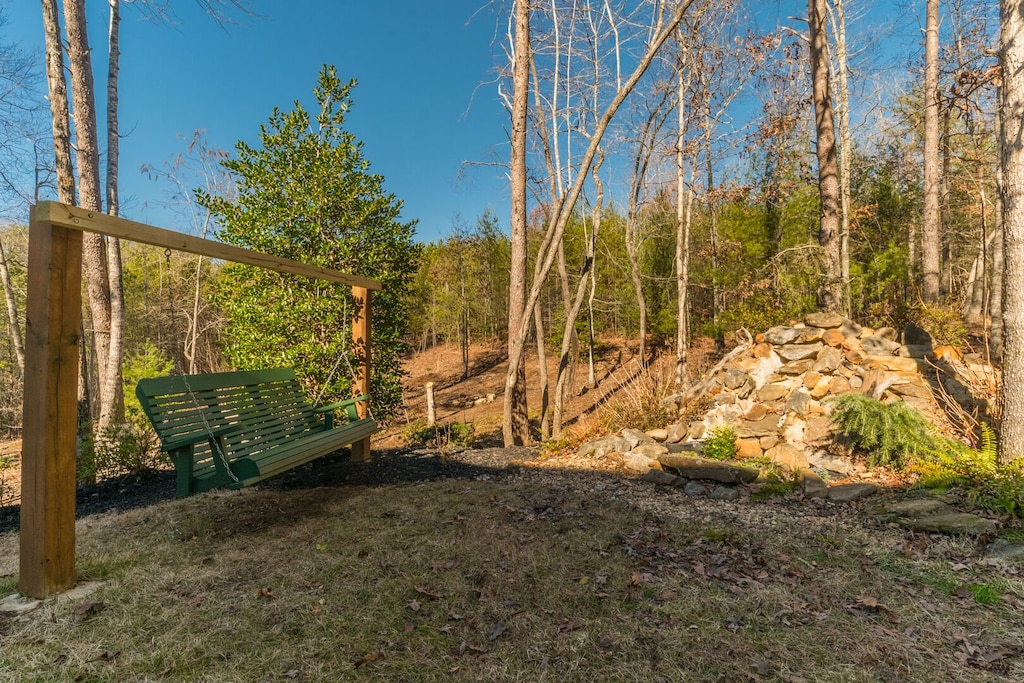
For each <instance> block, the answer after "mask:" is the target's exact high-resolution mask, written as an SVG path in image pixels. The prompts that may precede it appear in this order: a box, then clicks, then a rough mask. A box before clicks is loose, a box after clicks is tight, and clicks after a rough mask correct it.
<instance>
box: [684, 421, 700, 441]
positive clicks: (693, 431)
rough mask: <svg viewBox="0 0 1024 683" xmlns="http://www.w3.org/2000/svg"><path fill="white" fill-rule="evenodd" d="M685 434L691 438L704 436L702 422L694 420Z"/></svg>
mask: <svg viewBox="0 0 1024 683" xmlns="http://www.w3.org/2000/svg"><path fill="white" fill-rule="evenodd" d="M686 436H687V437H689V438H691V439H699V438H701V437H702V436H704V423H703V422H700V421H698V420H694V421H693V422H691V423H690V425H689V426H688V427H687V429H686Z"/></svg>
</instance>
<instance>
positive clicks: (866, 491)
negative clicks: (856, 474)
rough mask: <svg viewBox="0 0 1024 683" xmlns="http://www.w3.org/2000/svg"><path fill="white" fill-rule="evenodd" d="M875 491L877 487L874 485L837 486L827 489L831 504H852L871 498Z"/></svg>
mask: <svg viewBox="0 0 1024 683" xmlns="http://www.w3.org/2000/svg"><path fill="white" fill-rule="evenodd" d="M877 491H878V487H877V486H875V485H874V484H839V485H838V486H830V487H829V489H828V499H829V500H830V501H832V502H833V503H852V502H853V501H855V500H860V499H862V498H867V497H868V496H873V495H875V493H876V492H877Z"/></svg>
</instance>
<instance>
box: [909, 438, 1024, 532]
mask: <svg viewBox="0 0 1024 683" xmlns="http://www.w3.org/2000/svg"><path fill="white" fill-rule="evenodd" d="M980 428H981V441H980V444H979V448H976V449H975V448H971V447H970V446H967V445H964V444H962V443H960V442H959V441H954V440H953V439H947V438H938V439H936V444H935V447H934V448H932V449H929V450H928V451H926V452H925V453H923V454H921V455H920V456H919V457H918V458H916V459H915V460H914V463H913V467H912V469H913V471H915V472H917V473H918V474H919V475H920V478H919V479H918V481H917V484H916V486H921V487H925V488H941V489H950V488H953V487H962V488H963V489H964V490H965V495H966V497H967V500H968V501H969V502H970V503H971V504H972V505H974V506H976V507H979V508H983V509H986V510H994V511H1000V512H1004V513H1006V514H1008V515H1010V516H1011V517H1016V518H1020V517H1022V516H1024V462H1022V461H1020V460H1016V461H1013V462H1010V463H1006V464H1002V463H1000V462H999V457H998V454H999V443H998V439H997V437H996V434H995V432H994V431H993V430H992V428H991V427H989V426H988V425H987V424H985V423H981V425H980Z"/></svg>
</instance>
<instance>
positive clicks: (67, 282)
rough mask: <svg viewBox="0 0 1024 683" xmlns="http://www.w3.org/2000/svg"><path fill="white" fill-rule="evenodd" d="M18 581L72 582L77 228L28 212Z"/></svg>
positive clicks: (27, 590) (41, 591) (60, 587)
mask: <svg viewBox="0 0 1024 683" xmlns="http://www.w3.org/2000/svg"><path fill="white" fill-rule="evenodd" d="M25 308H26V310H25V318H26V323H25V390H24V417H23V423H24V428H23V434H24V437H23V440H22V459H21V467H22V470H21V538H20V541H21V556H20V571H21V574H20V580H19V588H20V590H21V592H22V593H24V594H25V595H30V596H33V597H39V598H41V597H44V596H46V595H48V594H50V593H56V592H61V591H64V590H67V589H68V588H71V587H72V586H73V585H74V583H75V442H76V422H77V416H78V403H77V400H78V345H79V342H80V339H79V334H80V333H81V330H82V233H81V232H80V231H79V230H72V229H68V228H61V227H55V226H53V225H52V224H50V223H48V222H43V221H37V220H36V217H35V208H34V207H33V208H32V209H31V211H30V216H29V243H28V301H27V303H26V307H25Z"/></svg>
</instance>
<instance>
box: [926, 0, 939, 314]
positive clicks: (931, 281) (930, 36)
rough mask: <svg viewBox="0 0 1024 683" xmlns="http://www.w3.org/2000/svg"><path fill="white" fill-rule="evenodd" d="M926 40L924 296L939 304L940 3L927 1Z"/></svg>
mask: <svg viewBox="0 0 1024 683" xmlns="http://www.w3.org/2000/svg"><path fill="white" fill-rule="evenodd" d="M924 35H925V40H924V215H923V217H922V225H921V265H922V270H923V275H924V281H923V289H922V295H923V298H924V300H925V302H926V303H930V304H935V303H938V301H939V269H940V264H939V250H940V244H941V242H940V237H941V228H940V221H941V216H940V213H939V177H940V169H939V0H927V3H926V9H925V32H924Z"/></svg>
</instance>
